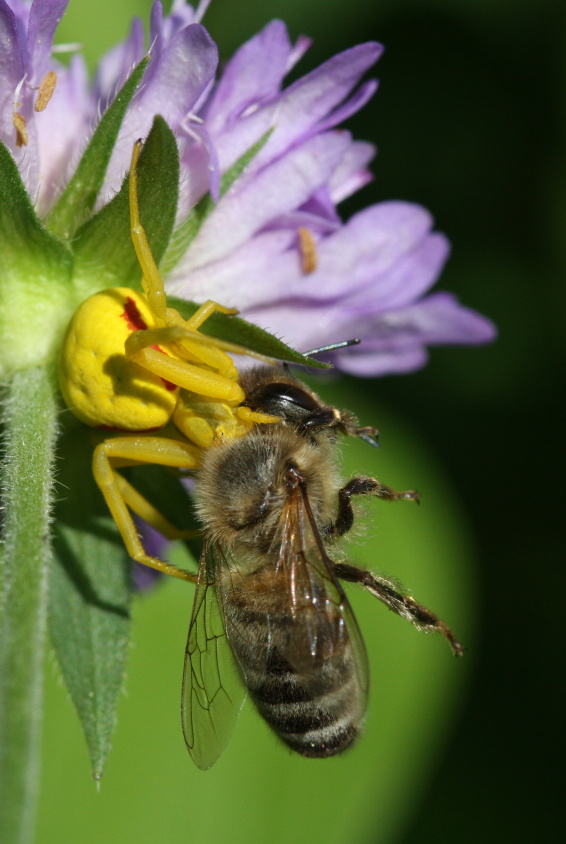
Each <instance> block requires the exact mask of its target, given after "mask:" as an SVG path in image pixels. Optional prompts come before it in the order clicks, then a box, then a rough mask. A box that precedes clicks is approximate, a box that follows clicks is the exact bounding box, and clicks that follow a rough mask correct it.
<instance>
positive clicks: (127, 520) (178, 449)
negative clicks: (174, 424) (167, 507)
mask: <svg viewBox="0 0 566 844" xmlns="http://www.w3.org/2000/svg"><path fill="white" fill-rule="evenodd" d="M144 463H152V464H156V465H160V466H170V467H174V468H177V469H185V470H193V469H196V468H197V466H198V464H199V455H198V451H197V449H195V448H194V447H193V446H191V445H190V444H189V443H186V442H182V441H179V440H174V439H169V438H166V437H155V436H147V435H139V436H136V435H132V436H121V437H116V438H114V439H108V440H105V441H104V442H102V443H100V444H99V445H98V446H97V447H96V449H95V451H94V456H93V462H92V470H93V474H94V478H95V480H96V483H97V484H98V486H99V488H100V491H101V492H102V494H103V496H104V499H105V501H106V504H107V505H108V509H109V510H110V512H111V514H112V517H113V519H114V521H115V522H116V525H117V527H118V530H119V531H120V534H121V536H122V539H123V541H124V544H125V546H126V549H127V551H128V554H129V555H130V557H132V559H134V560H136V562H138V563H142V564H143V565H144V566H149V567H150V568H153V569H157V571H160V572H163V574H168V575H170V576H171V577H177V578H180V579H181V580H189V581H191V582H193V583H194V582H196V575H194V574H191V573H190V572H188V571H184V570H183V569H178V568H176V567H175V566H172V565H171V564H169V563H165V562H163V561H162V560H159V559H157V558H156V557H151V556H150V555H149V554H147V552H146V550H145V548H144V547H143V545H142V543H141V540H140V538H139V535H138V532H137V529H136V525H135V523H134V520H133V519H132V516H131V513H130V510H132V511H133V512H134V513H136V514H137V515H138V516H140V517H141V518H143V519H144V520H145V521H146V522H148V524H150V525H151V526H152V527H154V528H155V529H156V530H158V531H159V532H160V533H162V534H163V535H164V536H165V537H166V538H167V539H171V540H172V539H184V538H190V537H192V536H194V535H195V534H194V531H181V530H178V529H177V528H176V527H174V526H173V525H172V524H171V523H170V522H169V521H167V519H165V517H164V516H163V515H162V514H161V513H160V512H159V511H158V510H156V509H155V507H153V505H152V504H150V503H149V501H147V499H145V498H144V497H143V496H142V495H140V493H139V492H137V491H136V490H135V489H134V487H132V486H131V485H130V484H129V483H128V481H127V480H126V479H125V478H124V477H123V476H122V475H121V474H120V473H119V472H118V471H116V470H117V469H118V468H120V467H124V466H135V465H140V464H144Z"/></svg>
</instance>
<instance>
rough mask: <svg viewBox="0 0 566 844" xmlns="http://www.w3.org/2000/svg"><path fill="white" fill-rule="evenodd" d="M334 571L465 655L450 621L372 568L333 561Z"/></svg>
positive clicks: (419, 627)
mask: <svg viewBox="0 0 566 844" xmlns="http://www.w3.org/2000/svg"><path fill="white" fill-rule="evenodd" d="M334 574H335V575H336V577H338V578H340V579H341V580H347V581H349V582H351V583H359V584H360V585H361V586H363V587H364V589H367V590H368V592H371V594H372V595H375V597H376V598H378V599H379V600H380V601H382V603H384V604H385V605H386V606H387V607H389V609H390V610H393V612H395V613H397V615H400V616H401V618H405V619H406V620H407V621H410V622H411V623H412V624H414V625H415V627H416V628H417V630H424V631H425V632H427V633H440V634H441V636H444V638H445V639H446V640H447V642H448V644H449V645H450V647H451V648H452V651H453V653H454V656H462V654H463V653H464V647H463V646H462V645H461V644H460V642H459V641H458V639H456V637H455V636H454V634H453V633H452V631H451V630H450V628H449V627H448V625H447V624H445V623H444V622H443V621H441V620H440V619H439V618H438V616H436V615H435V614H434V613H433V612H431V611H430V610H428V609H427V608H426V607H423V605H422V604H419V603H417V601H415V599H414V598H413V597H411V595H404V594H403V593H402V592H401V591H399V588H398V587H397V586H396V585H395V584H394V583H392V582H391V581H390V580H388V579H387V578H385V577H381V576H375V575H373V574H371V572H369V571H364V570H363V569H358V568H356V567H355V566H351V565H349V564H348V563H334Z"/></svg>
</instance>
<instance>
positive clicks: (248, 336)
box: [167, 296, 332, 369]
mask: <svg viewBox="0 0 566 844" xmlns="http://www.w3.org/2000/svg"><path fill="white" fill-rule="evenodd" d="M167 303H168V305H169V307H170V308H175V309H176V310H177V311H179V313H180V314H181V316H182V317H183V319H189V318H190V317H192V315H193V314H194V313H195V311H197V310H198V308H199V307H200V305H197V304H196V302H187V301H186V300H185V299H177V298H176V297H175V296H168V297H167ZM199 331H200V332H201V333H202V334H207V335H208V336H209V337H215V338H216V339H217V340H225V341H227V342H228V343H234V344H236V345H237V346H242V347H243V348H244V349H246V350H247V351H249V352H255V353H256V354H258V355H261V356H262V357H265V358H270V359H271V360H281V361H287V362H288V363H296V364H301V365H302V366H308V367H309V368H310V369H332V365H331V364H329V363H323V362H322V361H320V360H316V359H315V358H309V357H306V356H305V355H302V354H301V353H300V352H297V351H296V350H295V349H292V348H291V346H288V345H287V344H286V343H284V342H283V340H280V339H279V338H278V337H275V336H274V335H273V334H270V333H269V331H265V329H263V328H260V327H259V325H254V323H253V322H247V321H246V320H245V319H242V318H241V317H238V316H233V315H230V314H222V313H220V312H218V311H216V312H215V313H213V314H212V315H211V316H210V317H209V318H208V319H207V320H206V322H204V323H203V324H202V325H201V327H200V329H199Z"/></svg>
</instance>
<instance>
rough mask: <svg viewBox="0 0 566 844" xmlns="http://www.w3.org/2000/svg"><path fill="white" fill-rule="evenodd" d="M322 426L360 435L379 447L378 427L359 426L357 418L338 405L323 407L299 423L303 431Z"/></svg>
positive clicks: (351, 434) (352, 435)
mask: <svg viewBox="0 0 566 844" xmlns="http://www.w3.org/2000/svg"><path fill="white" fill-rule="evenodd" d="M320 428H335V429H336V430H337V431H340V433H341V434H346V435H347V436H349V437H359V438H360V439H362V440H365V441H366V442H367V443H369V444H370V445H373V446H374V447H375V448H379V443H378V441H377V438H378V435H379V431H378V430H377V428H371V427H366V428H358V425H357V422H356V419H355V418H354V417H353V416H352V415H351V414H350V413H348V412H347V411H343V410H338V408H337V407H321V408H320V410H315V411H313V412H312V413H309V414H308V415H307V416H306V417H305V418H304V419H303V420H302V421H301V424H300V425H299V430H300V431H303V432H310V431H316V430H319V429H320Z"/></svg>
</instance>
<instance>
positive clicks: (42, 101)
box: [33, 70, 57, 111]
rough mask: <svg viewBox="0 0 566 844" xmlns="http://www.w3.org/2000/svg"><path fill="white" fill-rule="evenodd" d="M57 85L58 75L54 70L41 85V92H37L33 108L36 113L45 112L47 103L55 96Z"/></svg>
mask: <svg viewBox="0 0 566 844" xmlns="http://www.w3.org/2000/svg"><path fill="white" fill-rule="evenodd" d="M56 84H57V74H56V73H55V71H54V70H50V71H49V73H46V74H45V76H44V77H43V79H42V80H41V83H40V85H39V91H38V92H37V97H36V98H35V104H34V106H33V107H34V109H35V110H36V111H43V110H44V109H45V108H46V107H47V103H48V102H49V100H50V99H51V97H52V96H53V91H54V90H55V86H56Z"/></svg>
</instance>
